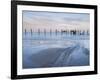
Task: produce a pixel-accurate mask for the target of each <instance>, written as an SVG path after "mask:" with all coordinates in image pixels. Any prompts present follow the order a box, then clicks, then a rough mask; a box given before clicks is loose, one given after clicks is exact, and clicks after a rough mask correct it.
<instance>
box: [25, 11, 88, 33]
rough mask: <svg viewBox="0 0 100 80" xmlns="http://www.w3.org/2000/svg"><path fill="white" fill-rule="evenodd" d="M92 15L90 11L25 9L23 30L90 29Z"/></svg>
mask: <svg viewBox="0 0 100 80" xmlns="http://www.w3.org/2000/svg"><path fill="white" fill-rule="evenodd" d="M89 27H90V15H89V14H88V13H68V12H46V11H23V30H24V29H27V30H30V29H33V30H34V31H35V32H37V30H38V29H40V30H41V31H44V29H46V31H48V32H49V31H50V29H51V30H52V31H55V30H56V29H57V30H59V31H60V30H61V29H62V30H66V29H68V30H70V29H79V30H89Z"/></svg>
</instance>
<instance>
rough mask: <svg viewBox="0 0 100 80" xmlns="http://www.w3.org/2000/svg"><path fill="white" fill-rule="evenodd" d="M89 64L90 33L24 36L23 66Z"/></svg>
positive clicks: (41, 66) (42, 66)
mask: <svg viewBox="0 0 100 80" xmlns="http://www.w3.org/2000/svg"><path fill="white" fill-rule="evenodd" d="M86 65H89V35H81V36H79V35H78V36H71V35H67V36H65V35H62V36H61V35H57V36H50V35H46V36H43V35H42V34H41V36H40V35H39V36H37V35H36V34H35V35H34V36H31V35H28V34H27V35H24V36H23V68H44V67H63V66H66V67H67V66H86Z"/></svg>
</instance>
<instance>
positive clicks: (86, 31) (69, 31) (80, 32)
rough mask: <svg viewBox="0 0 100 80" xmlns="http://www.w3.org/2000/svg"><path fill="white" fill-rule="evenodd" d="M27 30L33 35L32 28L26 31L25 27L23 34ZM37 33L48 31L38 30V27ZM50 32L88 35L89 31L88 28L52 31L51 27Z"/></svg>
mask: <svg viewBox="0 0 100 80" xmlns="http://www.w3.org/2000/svg"><path fill="white" fill-rule="evenodd" d="M27 32H30V33H31V35H33V33H34V31H33V30H32V29H30V31H27V30H26V29H25V30H24V33H25V35H26V34H27ZM37 33H38V35H40V34H41V33H44V35H46V34H47V33H48V32H47V31H46V29H44V31H43V32H41V31H40V29H38V30H37ZM52 33H55V35H57V34H58V33H61V35H63V34H66V35H67V34H70V35H89V31H88V30H74V29H73V30H61V31H58V30H57V29H56V30H55V31H52V30H51V29H50V30H49V34H50V35H52Z"/></svg>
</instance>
